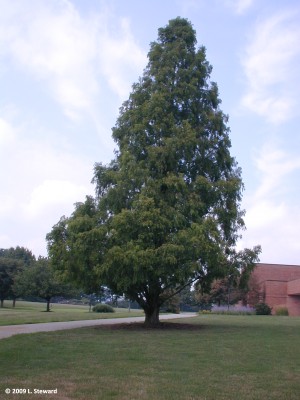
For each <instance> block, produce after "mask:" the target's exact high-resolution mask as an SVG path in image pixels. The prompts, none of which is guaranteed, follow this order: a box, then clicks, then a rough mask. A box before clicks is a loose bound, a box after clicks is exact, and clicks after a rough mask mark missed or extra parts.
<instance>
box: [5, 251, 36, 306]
mask: <svg viewBox="0 0 300 400" xmlns="http://www.w3.org/2000/svg"><path fill="white" fill-rule="evenodd" d="M34 262H35V257H34V255H33V254H32V252H31V251H30V250H28V249H25V248H24V247H20V246H17V247H16V248H14V247H10V248H9V249H0V300H1V307H3V302H4V299H8V298H13V299H14V302H15V299H16V297H17V296H18V292H17V291H16V287H15V285H14V282H15V280H16V276H17V275H18V274H19V273H20V272H21V271H22V270H23V269H24V268H26V267H28V266H29V265H31V264H32V263H34ZM14 304H15V303H14Z"/></svg>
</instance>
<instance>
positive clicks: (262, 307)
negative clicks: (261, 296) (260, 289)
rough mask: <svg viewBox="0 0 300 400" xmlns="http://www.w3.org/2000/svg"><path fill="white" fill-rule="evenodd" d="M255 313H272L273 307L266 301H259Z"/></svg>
mask: <svg viewBox="0 0 300 400" xmlns="http://www.w3.org/2000/svg"><path fill="white" fill-rule="evenodd" d="M255 313H256V315H271V314H272V308H271V307H269V306H268V304H266V303H259V304H256V306H255Z"/></svg>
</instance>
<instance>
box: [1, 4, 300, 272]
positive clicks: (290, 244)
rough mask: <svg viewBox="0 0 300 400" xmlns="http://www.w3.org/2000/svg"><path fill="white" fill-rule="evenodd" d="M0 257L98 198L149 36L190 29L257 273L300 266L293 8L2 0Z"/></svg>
mask: <svg viewBox="0 0 300 400" xmlns="http://www.w3.org/2000/svg"><path fill="white" fill-rule="evenodd" d="M0 9H1V13H0V87H1V92H0V93H1V94H0V247H1V248H7V247H10V246H17V245H20V246H25V247H27V248H29V249H31V250H32V251H33V252H34V253H35V254H36V255H39V254H41V255H46V242H45V236H46V234H47V232H49V231H50V230H51V228H52V226H53V225H54V224H55V223H56V222H57V221H58V220H59V218H60V217H61V216H62V215H66V216H68V215H70V214H71V212H72V211H73V204H74V203H75V202H77V201H83V200H84V199H85V195H87V194H93V193H94V188H93V186H92V185H91V183H90V182H91V179H92V175H93V165H94V163H95V162H99V161H101V162H104V163H107V162H109V161H110V160H111V159H112V157H113V150H114V147H115V145H114V143H113V141H112V139H111V128H112V127H113V126H114V124H115V121H116V118H117V116H118V110H119V107H120V106H121V104H122V102H123V101H124V100H126V99H127V97H128V95H129V93H130V90H131V85H132V83H134V82H135V81H137V80H138V77H139V76H141V75H142V72H143V68H144V67H145V66H146V63H147V53H148V51H149V44H150V42H152V41H154V40H156V38H157V30H158V28H159V27H162V26H165V25H166V24H167V23H168V21H169V20H170V19H172V18H175V17H177V16H181V17H185V18H188V19H189V20H190V21H191V22H192V24H193V26H194V28H195V30H196V32H197V38H198V45H199V46H201V45H204V46H205V47H206V49H207V59H208V61H209V62H210V63H211V64H212V66H213V72H212V76H211V79H212V80H213V81H215V82H217V84H218V86H219V92H220V98H221V99H222V109H223V111H224V112H225V113H226V114H228V115H229V118H230V119H229V126H230V128H231V140H232V155H233V156H235V157H236V159H237V161H238V163H239V165H240V166H241V168H242V170H243V181H244V184H245V191H244V196H243V203H242V207H243V208H245V209H246V217H245V222H246V226H247V230H246V231H244V232H243V239H242V240H241V241H240V242H239V244H238V246H239V247H240V248H242V247H252V246H254V245H256V244H261V246H262V249H263V252H262V254H261V261H262V262H270V263H286V264H300V240H299V236H300V235H299V226H300V208H299V203H300V185H299V183H300V182H299V172H300V155H299V150H300V134H299V133H300V132H299V129H300V128H299V126H300V91H299V86H300V85H299V83H300V68H299V65H300V23H299V22H300V3H299V1H298V0H285V1H281V0H263V1H262V0H210V1H207V0H160V1H157V0H151V1H150V0H147V1H146V0H127V1H124V0H106V1H105V0H102V1H101V0H88V1H86V0H51V1H50V0H14V1H11V0H0Z"/></svg>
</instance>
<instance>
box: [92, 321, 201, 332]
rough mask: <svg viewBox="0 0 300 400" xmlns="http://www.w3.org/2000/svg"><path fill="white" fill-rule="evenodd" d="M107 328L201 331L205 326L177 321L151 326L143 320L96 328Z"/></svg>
mask: <svg viewBox="0 0 300 400" xmlns="http://www.w3.org/2000/svg"><path fill="white" fill-rule="evenodd" d="M99 328H100V329H106V330H126V331H151V330H167V331H171V330H172V331H173V330H178V331H179V330H180V331H199V330H203V328H204V326H203V325H200V324H187V323H175V322H160V323H159V324H157V325H154V326H149V325H146V324H144V323H142V322H132V323H129V324H114V325H103V326H101V327H100V326H97V327H95V329H99Z"/></svg>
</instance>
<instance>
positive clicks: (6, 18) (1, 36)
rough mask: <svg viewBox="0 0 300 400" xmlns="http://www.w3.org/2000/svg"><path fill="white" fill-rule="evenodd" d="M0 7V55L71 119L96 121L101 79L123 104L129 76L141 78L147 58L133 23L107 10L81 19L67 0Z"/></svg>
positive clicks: (8, 4)
mask: <svg viewBox="0 0 300 400" xmlns="http://www.w3.org/2000/svg"><path fill="white" fill-rule="evenodd" d="M0 4H1V6H2V8H1V15H0V46H1V51H0V55H1V53H2V54H4V55H5V53H6V54H8V55H9V56H10V57H12V60H13V62H14V65H15V68H18V69H24V70H26V71H28V72H29V73H31V74H32V75H33V76H34V77H35V78H36V79H38V80H40V81H42V82H45V83H46V84H47V87H48V90H49V91H50V92H51V93H52V95H53V96H54V98H55V100H56V101H58V102H59V104H61V105H62V107H63V111H64V113H65V114H66V115H67V116H68V117H70V118H72V119H77V118H78V117H79V116H80V113H82V112H85V113H87V114H89V115H90V116H93V115H94V114H93V109H95V108H96V105H95V101H96V97H97V96H101V94H102V93H101V87H100V86H99V82H100V80H101V79H100V78H101V75H102V76H104V78H105V79H108V82H109V85H110V86H111V89H112V90H113V91H114V92H115V93H116V94H117V95H119V96H121V97H122V98H124V96H125V95H127V94H128V92H129V89H130V87H131V84H132V83H133V82H132V81H131V80H130V77H131V74H132V75H133V74H134V76H135V77H136V74H137V72H138V73H141V72H142V67H144V65H145V60H146V56H145V53H144V52H143V51H142V50H141V49H140V48H139V46H138V45H137V43H136V41H135V39H134V37H133V35H132V34H131V32H130V24H129V21H128V20H126V19H116V18H115V16H114V15H113V14H111V13H109V11H108V10H107V9H106V10H99V12H98V13H94V14H93V15H85V16H83V15H80V13H79V11H78V10H77V9H76V8H75V6H74V5H73V4H72V3H71V1H69V0H56V1H53V2H40V1H37V0H32V1H31V4H30V7H28V3H26V2H23V1H20V0H19V1H18V0H16V1H14V2H10V1H5V0H4V1H3V0H2V2H1V3H0ZM29 10H30V12H29ZM128 76H129V79H128Z"/></svg>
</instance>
